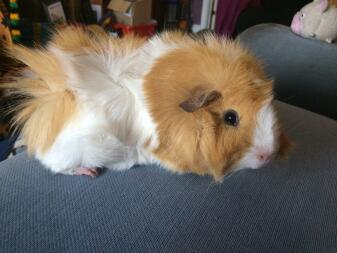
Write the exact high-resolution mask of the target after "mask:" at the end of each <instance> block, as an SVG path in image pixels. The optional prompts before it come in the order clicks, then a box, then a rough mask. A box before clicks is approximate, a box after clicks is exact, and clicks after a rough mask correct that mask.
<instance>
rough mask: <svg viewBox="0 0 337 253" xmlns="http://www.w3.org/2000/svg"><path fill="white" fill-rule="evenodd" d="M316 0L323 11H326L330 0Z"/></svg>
mask: <svg viewBox="0 0 337 253" xmlns="http://www.w3.org/2000/svg"><path fill="white" fill-rule="evenodd" d="M315 2H316V3H317V4H318V8H319V10H320V11H321V12H325V11H326V10H327V9H328V7H329V1H328V0H315Z"/></svg>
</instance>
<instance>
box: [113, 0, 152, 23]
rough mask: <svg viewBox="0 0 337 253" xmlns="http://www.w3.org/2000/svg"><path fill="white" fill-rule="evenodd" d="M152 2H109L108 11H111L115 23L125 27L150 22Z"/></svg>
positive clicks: (124, 0) (127, 0)
mask: <svg viewBox="0 0 337 253" xmlns="http://www.w3.org/2000/svg"><path fill="white" fill-rule="evenodd" d="M151 8H152V0H111V1H110V3H109V5H108V9H110V10H113V12H114V14H115V17H116V21H117V22H118V23H122V24H126V25H141V24H148V23H150V22H151Z"/></svg>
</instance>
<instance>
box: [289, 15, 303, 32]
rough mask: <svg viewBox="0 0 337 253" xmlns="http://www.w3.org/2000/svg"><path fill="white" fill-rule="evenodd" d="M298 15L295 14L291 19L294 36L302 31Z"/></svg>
mask: <svg viewBox="0 0 337 253" xmlns="http://www.w3.org/2000/svg"><path fill="white" fill-rule="evenodd" d="M300 15H301V14H300V13H299V12H297V13H296V15H295V16H294V18H293V21H292V22H291V30H292V31H293V32H294V33H296V34H301V30H302V23H301V19H300Z"/></svg>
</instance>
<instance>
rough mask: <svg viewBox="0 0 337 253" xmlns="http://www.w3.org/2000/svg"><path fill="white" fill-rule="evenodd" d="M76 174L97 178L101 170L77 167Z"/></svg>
mask: <svg viewBox="0 0 337 253" xmlns="http://www.w3.org/2000/svg"><path fill="white" fill-rule="evenodd" d="M74 175H79V176H90V177H92V178H95V177H97V176H99V170H98V169H97V168H83V167H80V168H77V169H75V172H74Z"/></svg>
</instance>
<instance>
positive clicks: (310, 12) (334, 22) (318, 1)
mask: <svg viewBox="0 0 337 253" xmlns="http://www.w3.org/2000/svg"><path fill="white" fill-rule="evenodd" d="M291 29H292V31H293V32H294V33H296V34H298V35H301V36H302V37H305V38H315V39H319V40H323V41H326V42H328V43H332V42H333V41H334V40H335V39H336V38H337V1H336V0H314V1H313V2H311V3H309V4H307V5H306V6H304V7H303V8H302V9H301V10H300V11H299V12H298V13H296V15H295V16H294V18H293V21H292V23H291Z"/></svg>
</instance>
